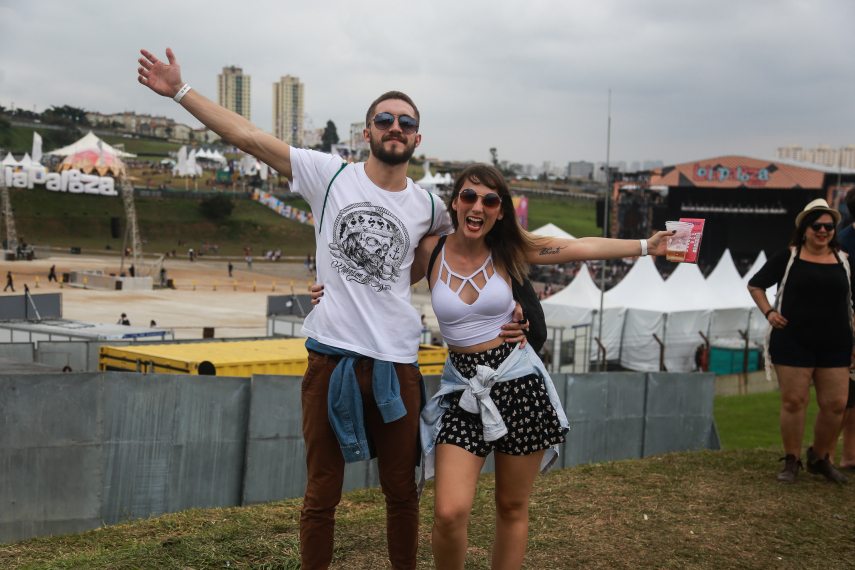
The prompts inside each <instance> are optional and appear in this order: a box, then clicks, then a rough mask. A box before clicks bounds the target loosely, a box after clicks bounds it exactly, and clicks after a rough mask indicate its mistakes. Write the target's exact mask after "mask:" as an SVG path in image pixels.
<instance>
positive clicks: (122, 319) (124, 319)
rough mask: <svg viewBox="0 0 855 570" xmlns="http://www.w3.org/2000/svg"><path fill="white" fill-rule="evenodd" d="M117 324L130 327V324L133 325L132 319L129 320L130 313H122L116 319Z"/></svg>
mask: <svg viewBox="0 0 855 570" xmlns="http://www.w3.org/2000/svg"><path fill="white" fill-rule="evenodd" d="M116 324H117V325H124V326H126V327H129V326H131V321H129V320H128V315H126V314H125V313H122V316H121V317H119V320H118V321H116Z"/></svg>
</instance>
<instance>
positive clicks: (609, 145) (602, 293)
mask: <svg viewBox="0 0 855 570" xmlns="http://www.w3.org/2000/svg"><path fill="white" fill-rule="evenodd" d="M611 148H612V88H611V87H609V126H608V130H607V131H606V199H605V204H604V207H603V237H604V238H607V237H609V192H610V191H611V190H610V188H609V180H610V179H611V176H610V175H609V174H610V168H609V160H610V158H611V157H610V152H611ZM601 261H602V263H603V265H602V267H601V268H600V331H599V335H600V337H599V338H600V341H602V340H603V300H604V298H605V294H606V260H605V259H603V260H601ZM590 357H591V355H590V354H589V355H588V358H590ZM605 366H606V363H605V362H603V368H605ZM600 372H603V370H600Z"/></svg>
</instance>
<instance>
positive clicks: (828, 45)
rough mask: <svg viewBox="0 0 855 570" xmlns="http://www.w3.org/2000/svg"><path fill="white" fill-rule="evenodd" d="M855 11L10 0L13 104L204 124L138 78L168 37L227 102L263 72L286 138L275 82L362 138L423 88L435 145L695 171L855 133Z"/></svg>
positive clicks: (259, 89) (428, 148)
mask: <svg viewBox="0 0 855 570" xmlns="http://www.w3.org/2000/svg"><path fill="white" fill-rule="evenodd" d="M853 21H855V5H853V4H852V3H851V2H847V1H845V0H835V1H829V2H822V3H808V2H803V1H797V0H781V1H772V0H769V1H751V2H738V3H727V4H723V3H720V2H716V3H713V2H684V1H677V0H654V1H648V2H631V1H629V0H625V1H617V0H613V1H603V2H596V3H592V2H589V3H580V2H553V1H547V0H533V1H532V0H530V1H528V2H486V1H482V0H476V1H469V2H460V1H457V2H452V1H449V0H440V1H437V2H430V3H423V4H405V3H400V2H391V1H387V0H380V1H375V2H371V3H367V2H353V1H352V0H351V1H345V0H333V1H329V2H323V3H321V2H315V3H306V2H299V3H298V2H245V3H241V4H237V5H236V4H234V3H232V2H222V1H221V0H211V1H209V2H205V3H201V2H192V3H186V2H185V3H176V2H164V1H160V0H153V1H151V2H148V3H146V4H145V5H144V6H143V5H140V6H135V7H130V8H129V7H128V6H127V5H124V4H115V3H113V4H108V3H104V2H95V1H92V0H80V1H78V2H74V3H68V2H60V1H58V0H44V1H40V2H29V3H20V5H18V6H15V8H14V9H13V8H11V7H10V6H0V22H2V24H0V26H2V28H0V49H2V53H3V54H4V58H3V61H2V63H0V65H2V69H0V104H2V105H4V106H9V104H10V103H11V102H12V101H14V102H15V105H16V106H19V107H23V108H32V106H33V105H36V106H37V108H38V109H39V110H41V109H44V108H46V107H48V106H50V105H62V104H69V105H74V106H80V107H84V108H87V109H92V110H98V111H101V112H115V111H124V110H135V111H137V112H150V113H157V114H165V115H167V116H170V117H173V118H175V119H176V120H178V121H180V122H186V123H187V124H191V125H194V126H196V125H198V122H197V121H196V120H195V119H193V118H192V117H191V116H189V115H188V114H187V113H186V112H185V111H183V110H182V109H179V108H178V107H177V106H176V105H175V104H174V103H173V102H172V101H170V100H168V99H165V98H158V97H157V96H155V95H153V94H152V93H151V92H149V91H148V90H147V89H145V88H144V87H143V86H141V85H139V84H138V83H137V82H136V67H137V66H136V63H135V62H136V59H137V57H138V50H139V48H141V47H146V48H147V49H150V50H152V51H153V52H155V53H156V54H157V55H161V54H163V51H164V49H165V48H166V47H167V45H169V46H171V47H172V48H173V49H174V50H175V52H176V54H177V55H178V57H179V61H180V63H181V66H182V71H183V74H184V79H185V80H186V81H187V82H188V83H190V84H191V85H192V86H193V87H194V88H195V89H196V90H198V91H199V92H200V93H202V94H205V95H207V96H208V97H210V98H212V99H214V100H216V76H217V74H218V73H219V72H220V71H221V69H222V67H224V66H228V65H240V66H242V67H243V69H244V72H245V73H247V74H249V75H251V77H252V120H253V122H255V123H256V124H257V125H259V126H260V127H261V128H263V129H265V130H268V131H269V130H271V129H272V124H271V121H272V117H271V109H272V84H273V83H274V82H275V81H276V80H277V79H278V78H279V77H280V76H283V75H292V76H298V77H300V79H301V80H302V81H303V82H304V83H305V85H306V87H305V96H306V112H307V113H308V114H309V115H310V116H311V117H312V118H313V119H314V122H315V124H316V126H321V125H323V124H324V123H325V122H326V121H327V120H328V119H332V120H333V121H335V122H336V124H337V125H338V128H339V132H340V133H346V132H347V131H348V126H349V124H350V123H351V122H358V121H361V120H363V118H364V114H365V110H366V108H367V107H368V104H369V103H370V102H371V101H372V100H373V99H374V98H375V97H376V96H377V95H379V94H380V93H382V92H384V91H387V90H389V89H399V90H402V91H405V92H407V93H408V94H410V95H411V96H412V97H413V98H414V100H415V101H416V102H417V104H418V105H419V108H420V111H421V113H422V129H421V132H422V134H423V135H424V137H423V143H422V146H421V149H420V153H421V152H424V153H425V154H427V155H429V156H435V157H439V158H445V159H478V160H487V159H488V158H489V153H488V149H489V148H490V147H497V148H498V149H499V155H500V158H503V159H508V160H511V161H515V162H523V163H536V164H539V163H541V162H542V161H544V160H549V161H552V162H554V163H556V164H561V163H565V162H567V161H569V160H580V159H585V160H591V161H599V160H604V158H605V150H606V123H607V112H608V110H607V97H608V89H609V87H611V88H612V157H613V158H617V159H623V160H627V161H632V160H644V159H648V158H649V159H662V160H665V161H666V162H670V163H675V162H680V161H685V160H692V159H697V158H705V157H709V156H716V155H722V154H731V153H740V154H747V155H749V156H757V157H769V156H771V155H772V153H773V152H774V149H775V148H776V147H778V146H782V145H785V144H787V143H789V142H800V143H801V144H802V145H805V146H811V145H814V144H817V143H820V142H826V143H829V144H832V145H835V146H836V145H841V144H846V143H850V142H855V141H852V140H851V133H852V132H853V127H855V117H853V113H852V105H851V100H852V98H851V93H852V92H855V77H853V74H852V72H851V65H849V59H850V57H851V54H852V53H853V52H855V40H853V35H852V34H851V33H850V30H849V27H850V24H851V22H853Z"/></svg>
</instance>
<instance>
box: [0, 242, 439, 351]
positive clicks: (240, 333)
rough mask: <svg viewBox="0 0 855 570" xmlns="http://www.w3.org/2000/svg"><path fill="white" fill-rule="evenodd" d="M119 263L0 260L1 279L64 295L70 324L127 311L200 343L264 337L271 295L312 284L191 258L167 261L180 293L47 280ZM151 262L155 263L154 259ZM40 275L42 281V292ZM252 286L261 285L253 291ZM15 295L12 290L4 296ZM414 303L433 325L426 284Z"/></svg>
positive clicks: (279, 266)
mask: <svg viewBox="0 0 855 570" xmlns="http://www.w3.org/2000/svg"><path fill="white" fill-rule="evenodd" d="M120 261H121V259H120V258H119V256H118V254H117V255H114V256H97V255H89V256H78V255H55V256H53V257H50V258H47V259H37V260H34V261H14V262H9V261H6V262H2V261H0V278H2V284H3V285H4V286H5V284H6V272H7V271H11V272H12V275H13V276H14V278H15V281H14V283H15V291H16V292H15V293H14V294H20V293H22V292H23V290H24V284H27V285H28V286H29V288H30V291H31V292H32V293H33V294H35V293H55V292H61V293H62V306H63V316H64V317H65V318H68V319H76V320H81V321H90V322H99V323H115V322H116V320H117V319H118V318H119V316H120V315H121V314H122V313H127V315H128V319H129V320H130V321H131V324H132V325H134V326H142V327H145V326H148V325H149V323H150V322H151V321H152V320H154V321H155V322H156V323H157V325H158V327H161V328H170V329H173V330H174V331H175V338H177V339H184V338H201V337H202V328H204V327H214V329H215V336H216V337H217V338H226V337H255V336H266V334H267V317H266V314H267V297H268V295H287V294H290V292H291V282H292V281H293V286H294V291H295V292H296V293H297V294H304V293H308V289H309V287H310V285H311V284H312V283H313V280H312V277H311V276H310V275H309V273H308V272H307V271H306V269H305V268H304V267H303V264H301V263H293V262H284V261H280V262H264V261H259V260H257V259H256V260H255V261H253V267H252V269H249V268H248V267H247V264H246V262H245V261H240V262H238V261H232V263H233V264H234V266H235V267H234V273H233V277H231V278H229V276H228V269H227V263H228V261H227V260H216V259H212V258H207V259H205V260H204V261H196V262H193V263H191V262H190V261H189V260H187V259H167V260H166V262H165V267H166V270H167V276H168V278H169V279H173V280H174V281H175V283H176V287H177V288H176V289H175V290H172V289H165V290H160V289H158V290H154V291H104V290H94V289H85V290H84V289H79V288H76V287H69V286H67V285H66V286H64V287H62V288H60V286H59V284H57V283H48V280H47V276H48V272H49V271H50V267H51V265H56V273H57V274H58V275H61V274H62V273H68V272H69V271H71V270H72V269H78V270H80V269H100V270H103V271H104V272H105V273H118V272H119V264H120ZM146 261H147V262H148V263H151V261H150V260H148V259H147V260H146ZM126 268H127V266H126ZM36 276H38V277H39V287H38V288H36ZM194 281H195V283H196V285H195V290H194ZM215 281H216V282H217V289H216V291H215V290H214V282H215ZM235 281H237V291H235V284H234V282H235ZM253 282H255V283H256V287H255V288H256V290H255V291H253ZM274 283H275V291H273V288H274ZM12 294H13V293H12V292H11V291H7V292H6V293H0V295H12ZM413 305H414V306H415V307H416V309H418V310H419V311H420V312H421V313H422V314H425V315H426V316H427V320H428V324H429V325H433V326H435V324H436V323H435V320H434V316H433V311H432V310H431V308H430V297H429V296H428V295H426V288H425V287H424V285H422V286H421V287H420V288H419V289H418V292H417V293H416V294H415V295H414V296H413Z"/></svg>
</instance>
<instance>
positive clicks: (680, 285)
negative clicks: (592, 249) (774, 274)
mask: <svg viewBox="0 0 855 570" xmlns="http://www.w3.org/2000/svg"><path fill="white" fill-rule="evenodd" d="M765 259H766V257H765V255H763V254H761V255H759V256H758V258H757V260H756V261H755V263H754V266H753V267H752V269H751V270H750V271H749V272H748V274H747V277H740V275H739V272H738V271H737V270H736V266H735V265H734V263H733V259H732V257H731V255H730V252H729V251H725V253H724V255H722V258H721V260H719V262H718V264H717V265H716V267H715V269H714V270H713V271H712V273H710V275H709V277H708V278H707V279H704V277H703V275H702V274H701V272H700V270H699V269H698V266H697V265H695V264H691V263H681V264H679V265H678V266H677V267H676V268H675V270H674V272H673V273H672V274H671V275H670V277H669V278H668V280H667V281H663V280H662V277H661V276H660V275H659V272H658V270H657V269H656V266H655V264H654V263H653V259H652V258H651V257H642V258H639V260H638V261H637V262H636V264H635V265H634V266H633V268H632V269H631V270H630V271H629V273H627V275H626V277H624V278H623V280H621V282H620V283H618V284H617V285H616V286H615V287H614V288H613V289H611V290H610V291H607V292H606V294H605V295H604V306H603V331H604V334H603V335H602V336H601V335H600V334H599V330H598V327H599V318H598V316H597V313H598V311H599V304H600V301H599V289H598V288H597V286H596V285H595V284H594V282H593V280H592V279H591V276H590V275H589V274H588V272H587V271H581V272H580V273H579V275H577V276H576V278H575V279H574V280H573V281H572V282H571V283H570V285H569V286H568V287H567V288H565V289H564V290H562V291H560V292H559V293H557V294H555V295H553V296H552V297H549V298H548V299H544V300H543V302H542V305H543V310H544V314H545V316H546V322H547V324H548V325H550V326H562V327H569V326H572V325H581V324H585V325H590V326H591V329H590V330H592V331H593V334H592V336H596V337H600V336H601V338H602V340H603V343H604V344H605V346H606V350H607V356H608V359H609V360H616V359H619V360H620V363H621V365H622V366H624V367H625V368H628V369H630V370H638V371H656V370H659V343H658V342H657V341H656V340H655V339H654V338H653V335H654V334H656V335H657V336H658V337H659V339H660V340H662V341H663V342H664V344H665V354H664V364H665V367H666V368H667V369H668V370H669V371H671V372H688V371H691V370H694V369H695V364H694V355H695V350H696V348H697V346H698V345H700V344H702V343H703V342H704V341H703V338H702V337H701V335H700V334H699V333H700V332H703V333H704V335H706V336H707V337H708V338H710V339H711V341H712V343H713V344H715V343H716V341H724V340H740V339H741V338H742V337H741V336H740V334H739V332H738V331H739V330H742V331H745V330H746V327H748V328H749V340H750V342H752V343H756V342H762V340H763V337H764V335H765V332H766V328H767V327H768V324H767V323H766V320H765V319H764V318H763V315H762V314H760V311H759V309H757V307H756V305H755V304H754V301H753V299H752V298H751V296H750V295H749V294H748V291H747V289H746V284H747V281H748V279H750V275H753V273H756V271H757V270H759V268H760V267H762V265H763V264H764V263H765ZM770 291H771V290H770ZM749 315H750V316H749ZM749 318H750V324H749ZM565 338H567V337H566V335H565ZM591 359H592V360H596V359H597V351H596V343H593V346H592V347H591Z"/></svg>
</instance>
